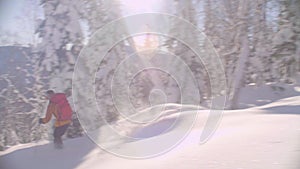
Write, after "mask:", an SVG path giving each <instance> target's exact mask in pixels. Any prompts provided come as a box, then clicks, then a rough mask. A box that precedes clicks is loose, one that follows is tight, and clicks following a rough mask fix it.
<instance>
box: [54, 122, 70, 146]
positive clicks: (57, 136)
mask: <svg viewBox="0 0 300 169" xmlns="http://www.w3.org/2000/svg"><path fill="white" fill-rule="evenodd" d="M68 127H69V124H66V125H63V126H60V127H55V129H54V133H53V136H54V144H56V145H62V144H63V142H62V139H61V136H63V135H64V134H65V132H66V131H67V129H68Z"/></svg>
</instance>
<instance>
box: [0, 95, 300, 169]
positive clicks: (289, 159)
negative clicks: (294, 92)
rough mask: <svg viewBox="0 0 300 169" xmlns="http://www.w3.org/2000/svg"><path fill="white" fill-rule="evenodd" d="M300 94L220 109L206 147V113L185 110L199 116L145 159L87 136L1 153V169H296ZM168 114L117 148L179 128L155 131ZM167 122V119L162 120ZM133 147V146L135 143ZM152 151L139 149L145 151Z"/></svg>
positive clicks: (171, 115) (299, 155)
mask: <svg viewBox="0 0 300 169" xmlns="http://www.w3.org/2000/svg"><path fill="white" fill-rule="evenodd" d="M299 101H300V96H294V97H289V98H284V99H280V100H278V101H276V102H272V103H270V104H267V105H263V106H259V107H254V108H249V109H243V110H234V111H233V110H229V111H224V114H223V119H222V121H221V123H220V125H219V128H218V130H217V131H216V133H215V134H214V135H213V137H212V138H211V139H210V140H209V141H208V142H206V143H205V144H201V145H200V144H199V138H200V135H201V132H202V129H203V127H204V124H205V122H206V120H207V116H208V113H209V111H207V110H198V111H195V110H186V112H185V114H186V115H187V116H189V115H191V114H194V113H198V118H197V121H196V124H195V125H194V126H193V128H192V130H191V132H190V133H189V134H188V136H187V137H186V138H185V139H184V140H183V141H182V142H181V143H180V144H179V145H177V146H176V147H175V148H173V149H171V150H170V151H168V152H166V153H164V154H160V155H158V156H155V157H152V158H146V159H139V160H136V159H131V158H122V157H119V156H115V155H112V154H110V153H108V152H106V151H104V150H102V149H100V148H99V147H98V146H97V145H96V144H94V143H93V142H92V141H91V140H90V139H88V137H87V136H85V137H82V138H77V139H70V140H66V141H65V148H64V149H63V150H55V149H53V144H52V143H49V144H46V143H39V145H37V144H32V145H25V147H24V146H20V145H19V146H17V147H13V148H11V149H8V150H7V151H4V152H2V154H0V155H1V156H0V168H1V169H53V168H56V169H98V168H105V169H106V168H107V169H119V168H122V169H140V168H143V169H153V168H162V169H174V168H188V169H199V168H205V169H209V168H216V169H265V168H272V169H299V168H300V160H299V159H300V104H299ZM174 114H176V113H169V114H167V115H165V116H164V118H162V119H161V120H158V121H157V122H156V123H152V124H151V125H148V126H142V127H140V128H137V127H135V128H132V129H133V130H134V132H129V133H130V134H132V135H134V136H138V137H139V138H141V139H139V140H136V141H135V142H122V143H120V144H119V146H118V148H119V149H126V147H127V148H128V147H130V145H133V144H134V145H139V144H140V145H143V144H144V143H145V142H149V141H150V142H151V139H158V138H160V137H164V136H166V135H168V134H171V133H176V132H177V131H178V130H180V123H178V126H174V127H173V128H172V129H170V131H168V133H163V134H159V135H157V134H158V133H157V129H159V128H161V127H162V126H164V125H168V124H167V123H168V122H169V121H170V120H172V119H175V118H176V115H174ZM166 119H167V120H166ZM137 143H138V144H137ZM147 149H151V147H139V149H138V151H147Z"/></svg>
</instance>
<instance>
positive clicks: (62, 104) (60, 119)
mask: <svg viewBox="0 0 300 169" xmlns="http://www.w3.org/2000/svg"><path fill="white" fill-rule="evenodd" d="M46 95H47V96H46V97H47V99H49V104H48V107H47V113H46V117H44V118H40V119H39V123H40V124H45V123H48V122H49V121H50V120H51V117H52V115H54V117H55V118H56V121H55V124H54V132H53V136H54V146H55V148H58V149H61V148H63V141H62V138H61V137H62V136H63V135H64V134H65V132H66V131H67V129H68V127H69V125H70V123H71V121H72V109H71V107H70V105H69V102H68V100H67V98H66V95H65V94H64V93H55V92H54V91H53V90H48V91H47V92H46Z"/></svg>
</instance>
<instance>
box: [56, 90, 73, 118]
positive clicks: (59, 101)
mask: <svg viewBox="0 0 300 169" xmlns="http://www.w3.org/2000/svg"><path fill="white" fill-rule="evenodd" d="M50 102H51V103H54V104H56V105H57V109H58V112H57V117H56V119H57V120H58V121H64V120H71V119H72V113H73V111H72V108H71V106H70V104H69V102H68V100H67V97H66V95H65V94H63V93H56V94H54V96H52V97H51V99H50Z"/></svg>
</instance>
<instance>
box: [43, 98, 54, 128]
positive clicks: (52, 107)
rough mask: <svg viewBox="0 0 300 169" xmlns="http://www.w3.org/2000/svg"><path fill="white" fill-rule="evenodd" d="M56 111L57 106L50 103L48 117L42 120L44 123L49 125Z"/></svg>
mask: <svg viewBox="0 0 300 169" xmlns="http://www.w3.org/2000/svg"><path fill="white" fill-rule="evenodd" d="M54 111H55V104H53V103H49V105H48V107H47V113H46V117H45V118H43V119H42V121H43V123H44V124H45V123H48V122H49V121H50V120H51V117H52V113H54Z"/></svg>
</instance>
